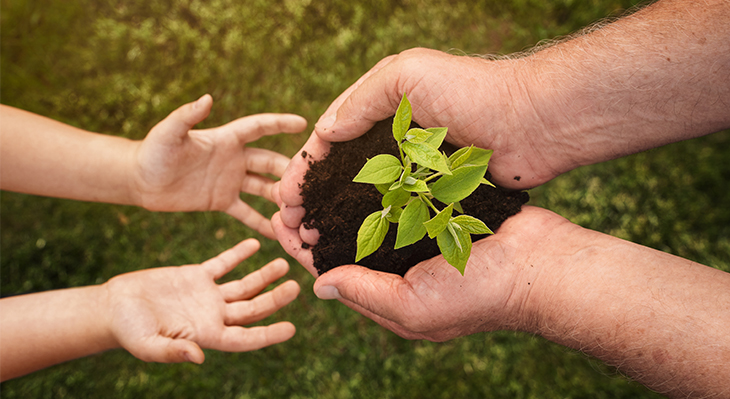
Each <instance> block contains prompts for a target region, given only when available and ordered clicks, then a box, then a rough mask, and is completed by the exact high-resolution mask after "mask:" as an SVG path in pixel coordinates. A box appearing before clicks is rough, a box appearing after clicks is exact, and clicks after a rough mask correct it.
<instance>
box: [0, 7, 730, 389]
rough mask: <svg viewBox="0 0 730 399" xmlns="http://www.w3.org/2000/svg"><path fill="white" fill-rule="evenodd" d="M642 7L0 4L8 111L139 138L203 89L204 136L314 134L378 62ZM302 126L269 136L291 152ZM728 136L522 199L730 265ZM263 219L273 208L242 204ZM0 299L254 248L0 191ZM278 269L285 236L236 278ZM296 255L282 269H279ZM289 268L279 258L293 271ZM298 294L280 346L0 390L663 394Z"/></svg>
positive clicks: (532, 352) (94, 362)
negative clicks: (257, 130)
mask: <svg viewBox="0 0 730 399" xmlns="http://www.w3.org/2000/svg"><path fill="white" fill-rule="evenodd" d="M636 3H637V1H635V0H590V1H577V0H550V1H545V0H508V1H503V0H475V1H456V2H454V1H451V0H432V1H426V0H424V1H418V0H374V1H369V2H353V1H347V0H331V1H327V2H314V1H311V0H250V1H230V0H211V1H197V0H179V1H175V0H106V1H91V0H77V1H72V2H58V1H47V0H0V4H1V6H2V9H1V13H0V18H1V20H0V22H1V27H0V29H1V31H0V34H1V36H0V38H1V39H2V46H1V48H0V68H1V69H0V79H1V80H0V101H2V103H3V104H7V105H12V106H16V107H19V108H22V109H26V110H29V111H32V112H36V113H39V114H42V115H46V116H49V117H51V118H54V119H57V120H60V121H63V122H66V123H69V124H72V125H74V126H78V127H81V128H84V129H87V130H92V131H98V132H104V133H109V134H115V135H121V136H125V137H130V138H134V139H141V138H143V137H144V136H145V134H146V133H147V132H148V131H149V129H150V128H151V127H152V126H154V124H155V123H157V122H158V121H159V120H161V119H162V118H164V117H165V116H166V115H167V114H168V113H169V112H171V111H172V110H173V109H175V108H176V107H178V106H179V105H181V104H183V103H186V102H189V101H193V100H195V99H196V98H198V97H199V96H201V95H202V94H204V93H211V94H212V95H213V98H214V101H215V103H214V108H213V112H212V113H211V115H210V117H209V118H208V119H207V120H206V121H205V122H204V123H202V124H201V126H202V127H206V126H217V125H220V124H223V123H226V122H229V121H230V120H232V119H235V118H237V117H240V116H244V115H248V114H254V113H259V112H293V113H297V114H300V115H303V116H305V117H306V118H307V119H308V120H309V121H310V129H309V131H311V128H312V126H313V123H314V122H315V121H316V119H317V117H318V116H319V114H321V113H322V112H323V111H324V110H325V108H326V107H327V105H328V104H329V102H330V101H332V100H333V99H334V98H335V97H336V96H337V95H338V94H339V93H340V92H341V91H343V90H344V89H345V88H346V87H348V86H349V85H350V84H351V83H352V82H354V81H355V80H356V79H357V78H358V77H359V76H361V75H362V74H363V73H365V72H366V71H367V70H368V69H369V68H370V67H371V66H373V65H374V64H375V63H376V62H377V61H378V60H380V59H381V58H383V57H385V56H387V55H390V54H393V53H397V52H400V51H402V50H405V49H408V48H411V47H416V46H423V47H430V48H435V49H440V50H444V51H459V52H462V51H463V52H464V53H467V54H487V53H501V54H507V53H511V52H514V51H519V50H523V49H526V48H528V47H530V46H532V45H534V44H536V43H537V42H539V41H540V40H543V39H548V38H554V37H556V36H560V35H565V34H569V33H571V32H573V31H575V30H577V29H580V28H581V27H583V26H585V25H587V24H590V23H591V22H593V21H596V20H598V19H600V18H602V17H606V16H609V15H617V14H619V13H621V12H622V11H623V10H625V9H627V8H630V7H631V6H633V5H635V4H636ZM307 136H308V133H305V134H301V135H297V136H280V137H270V138H265V139H262V140H261V141H260V142H258V145H260V146H263V147H266V148H270V149H274V150H277V151H279V152H282V153H284V154H287V155H289V156H291V155H293V154H294V153H295V152H296V150H297V149H299V148H300V147H301V145H302V144H303V143H304V141H305V140H306V138H307ZM727 159H730V134H729V132H723V133H719V134H715V135H713V136H709V137H705V138H701V139H697V140H692V141H688V142H684V143H679V144H674V145H670V146H667V147H664V148H661V149H656V150H652V151H648V152H645V153H642V154H637V155H634V156H631V157H628V158H625V159H621V160H616V161H612V162H608V163H604V164H601V165H595V166H591V167H585V168H581V169H578V170H575V171H573V172H571V173H568V174H566V175H564V176H561V177H559V178H558V179H555V180H554V181H552V182H550V183H549V184H547V185H545V186H543V187H540V188H538V189H535V190H532V195H533V203H534V204H536V205H539V206H543V207H547V208H549V209H551V210H553V211H555V212H558V213H560V214H561V215H563V216H566V217H568V218H569V219H571V220H572V221H574V222H576V223H579V224H581V225H583V226H585V227H589V228H592V229H595V230H599V231H602V232H605V233H609V234H613V235H616V236H618V237H621V238H625V239H628V240H631V241H634V242H637V243H640V244H643V245H648V246H651V247H654V248H658V249H660V250H663V251H667V252H671V253H674V254H676V255H680V256H684V257H687V258H690V259H692V260H695V261H698V262H701V263H704V264H708V265H712V266H715V267H718V268H721V269H723V270H726V271H727V270H730V268H729V267H728V265H730V209H728V208H727V204H729V203H730V194H728V190H726V186H727V182H728V181H730V163H728V162H727ZM252 202H253V203H254V205H255V206H256V207H257V208H258V209H260V210H261V211H262V212H264V213H265V214H267V215H271V214H272V213H273V212H274V211H275V207H274V206H273V205H271V204H268V203H265V202H263V201H256V200H255V199H253V200H252ZM0 217H1V219H0V222H1V223H2V225H1V231H0V234H1V236H0V238H1V247H0V256H1V258H0V259H1V265H0V290H1V292H2V295H12V294H18V293H24V292H32V291H41V290H49V289H57V288H64V287H71V286H79V285H89V284H98V283H102V282H104V281H106V280H107V279H109V278H111V277H112V276H114V275H116V274H119V273H123V272H127V271H132V270H137V269H142V268H149V267H157V266H166V265H181V264H186V263H199V262H201V261H203V260H206V259H208V258H210V257H212V256H214V255H216V254H218V253H219V252H221V251H223V250H224V249H227V248H229V247H231V246H233V245H234V244H235V243H237V242H238V241H240V240H242V239H244V238H248V237H258V238H260V239H261V237H259V236H257V235H256V234H254V233H252V232H251V231H250V230H248V229H247V228H246V227H244V226H242V225H241V224H240V223H238V222H236V221H235V220H233V219H232V218H230V217H228V216H227V215H223V214H218V213H195V214H179V213H168V214H163V213H152V212H147V211H145V210H142V209H137V208H133V207H125V206H114V205H106V204H91V203H80V202H74V201H68V200H59V199H49V198H39V197H34V196H28V195H21V194H15V193H8V192H3V193H2V197H1V199H0ZM276 257H287V256H286V254H285V253H284V251H283V250H281V248H280V247H279V246H278V244H277V243H275V242H272V241H269V240H265V239H262V249H261V251H259V253H258V254H256V255H255V256H254V257H252V258H251V259H250V260H248V261H246V262H245V263H244V264H243V265H242V266H239V268H238V269H237V270H236V271H235V272H234V273H233V276H232V277H240V276H242V275H244V274H246V273H248V272H250V271H252V270H254V269H256V268H258V267H260V266H261V265H263V264H264V263H266V262H268V261H269V260H271V259H273V258H276ZM287 258H288V257H287ZM288 259H289V258H288ZM289 260H290V263H291V264H292V266H293V267H292V271H291V272H290V274H289V277H290V278H293V279H295V280H297V281H298V282H299V283H300V285H301V286H302V294H301V295H300V297H299V298H298V299H297V301H295V303H293V304H291V305H289V306H288V307H286V308H285V309H284V310H282V311H280V312H278V313H277V314H276V315H274V316H272V317H271V318H270V319H268V320H266V322H267V323H269V322H273V321H276V320H290V321H292V322H294V324H295V325H297V327H298V332H297V335H296V336H295V337H294V338H293V339H292V340H290V341H288V342H286V343H283V344H280V345H276V346H274V347H271V348H266V349H263V350H260V351H256V352H252V353H241V354H227V353H218V352H212V351H207V352H206V356H207V359H206V362H205V363H204V364H203V365H202V366H195V365H190V364H178V365H161V364H147V363H144V362H141V361H139V360H137V359H135V358H134V357H132V356H131V355H129V354H127V353H126V352H124V351H122V350H117V351H111V352H107V353H104V354H100V355H97V356H93V357H90V358H86V359H80V360H76V361H72V362H69V363H66V364H62V365H58V366H55V367H51V368H49V369H46V370H43V371H40V372H38V373H35V374H33V375H29V376H26V377H23V378H19V379H16V380H12V381H9V382H6V383H3V384H2V385H0V395H1V396H2V397H4V398H85V397H102V396H103V397H115V398H186V397H191V398H192V397H198V398H200V397H202V398H205V397H215V398H371V397H373V398H375V397H377V398H440V397H443V398H476V397H480V398H655V397H660V396H659V395H656V394H654V393H652V392H650V391H648V390H646V389H645V388H643V387H642V386H640V385H638V384H636V383H633V382H631V381H629V380H627V379H625V378H624V377H622V376H621V375H619V374H618V373H617V372H616V371H615V370H614V369H612V368H610V367H607V366H605V365H603V364H602V363H601V362H599V361H596V360H594V359H591V358H588V357H586V356H584V355H582V354H580V353H577V352H574V351H571V350H568V349H565V348H563V347H560V346H557V345H554V344H552V343H550V342H547V341H545V340H543V339H541V338H539V337H534V336H530V335H527V334H520V333H512V332H497V333H491V334H477V335H473V336H469V337H464V338H460V339H456V340H453V341H450V342H447V343H441V344H434V343H430V342H423V341H406V340H403V339H401V338H399V337H397V336H396V335H394V334H392V333H390V332H388V331H386V330H385V329H383V328H381V327H379V326H378V325H376V324H375V323H373V322H371V321H370V320H368V319H366V318H364V317H362V316H360V315H359V314H358V313H355V312H353V311H351V310H349V309H348V308H346V307H345V306H343V305H341V304H339V303H338V302H336V301H330V302H326V301H320V300H318V299H317V298H316V297H315V296H314V295H313V294H312V291H311V287H312V284H313V282H314V280H313V278H312V277H311V276H310V275H309V274H308V273H306V272H305V271H304V269H303V268H301V267H299V266H298V265H297V264H296V262H294V261H292V260H291V259H289Z"/></svg>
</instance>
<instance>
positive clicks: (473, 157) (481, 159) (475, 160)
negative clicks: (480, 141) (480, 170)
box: [464, 147, 494, 166]
mask: <svg viewBox="0 0 730 399" xmlns="http://www.w3.org/2000/svg"><path fill="white" fill-rule="evenodd" d="M492 154H494V150H485V149H484V148H479V147H474V149H473V150H472V152H471V154H470V155H469V158H467V160H466V162H464V166H488V165H489V160H490V159H492Z"/></svg>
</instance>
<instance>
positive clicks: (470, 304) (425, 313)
mask: <svg viewBox="0 0 730 399" xmlns="http://www.w3.org/2000/svg"><path fill="white" fill-rule="evenodd" d="M272 223H273V224H274V229H275V231H276V232H277V235H279V240H280V241H281V242H282V245H285V244H286V245H285V249H287V251H288V252H289V253H290V254H292V255H293V256H294V257H295V258H296V259H297V261H299V262H300V263H301V264H302V265H303V266H304V267H305V268H307V270H309V271H310V272H312V273H313V274H314V275H316V270H315V269H314V267H313V264H312V257H311V252H310V251H308V250H304V249H301V241H297V240H298V239H299V235H298V233H297V231H296V230H294V229H288V228H287V227H286V226H284V225H283V223H282V222H281V220H280V219H279V218H278V215H274V217H273V218H272ZM576 227H577V226H575V225H573V224H572V223H570V222H568V221H567V220H566V219H564V218H562V217H560V216H558V215H556V214H554V213H552V212H549V211H547V210H544V209H541V208H536V207H529V206H526V207H523V210H522V212H520V213H518V214H517V215H515V216H513V217H511V218H509V219H507V221H505V222H504V224H503V225H502V226H501V227H500V228H499V231H498V232H497V233H496V234H495V235H492V236H489V237H487V238H485V239H482V240H479V241H476V242H475V243H474V245H473V247H472V253H471V258H470V260H469V263H468V264H467V266H466V270H465V274H464V275H463V276H462V275H461V274H460V273H459V272H458V271H457V270H456V269H455V268H454V267H452V266H451V265H449V264H448V263H447V262H446V260H444V258H443V256H441V255H439V256H436V257H434V258H432V259H429V260H427V261H424V262H421V263H419V264H418V265H416V266H414V267H412V268H411V269H410V270H409V271H408V272H407V273H406V275H405V276H404V277H400V276H398V275H395V274H390V273H383V272H377V271H373V270H370V269H367V268H364V267H361V266H357V265H347V266H340V267H337V268H334V269H332V270H330V271H328V272H327V273H324V274H323V275H321V276H319V277H318V278H317V281H316V282H315V284H314V291H315V293H316V294H317V296H318V297H320V298H322V299H338V300H340V301H341V302H342V303H344V304H345V305H347V306H349V307H350V308H352V309H354V310H356V311H358V312H360V313H362V314H363V315H365V316H367V317H369V318H371V319H373V320H374V321H376V322H377V323H379V324H381V325H382V326H383V327H385V328H387V329H389V330H391V331H393V332H395V333H396V334H398V335H400V336H402V337H404V338H408V339H428V340H431V341H446V340H449V339H452V338H455V337H459V336H464V335H469V334H473V333H476V332H480V331H492V330H499V329H513V330H514V329H517V330H520V329H525V328H527V325H526V321H525V319H528V320H529V318H525V317H524V316H525V315H524V312H523V305H524V301H525V300H526V299H527V298H528V297H529V294H530V292H531V290H533V289H534V288H535V286H536V284H538V283H539V282H540V279H539V278H538V276H539V275H540V273H541V272H542V271H543V270H542V268H541V262H542V261H543V260H545V258H546V257H549V256H550V251H545V248H546V247H548V248H549V247H550V246H551V245H557V244H559V243H560V238H559V237H560V235H559V234H560V232H561V231H563V230H566V229H571V228H576ZM556 234H558V235H556Z"/></svg>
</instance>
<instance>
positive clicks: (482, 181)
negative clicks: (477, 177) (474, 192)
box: [481, 178, 497, 188]
mask: <svg viewBox="0 0 730 399" xmlns="http://www.w3.org/2000/svg"><path fill="white" fill-rule="evenodd" d="M481 183H482V184H486V185H487V186H492V187H494V188H497V186H495V185H494V184H492V182H491V181H489V180H487V179H485V178H482V180H481Z"/></svg>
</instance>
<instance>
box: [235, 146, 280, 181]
mask: <svg viewBox="0 0 730 399" xmlns="http://www.w3.org/2000/svg"><path fill="white" fill-rule="evenodd" d="M244 156H245V157H246V170H248V171H251V172H254V173H261V174H270V175H274V176H276V177H281V176H283V175H284V171H286V167H287V166H289V162H290V161H291V160H290V159H289V157H287V156H284V155H282V154H279V153H278V152H274V151H269V150H265V149H262V148H245V149H244Z"/></svg>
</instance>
